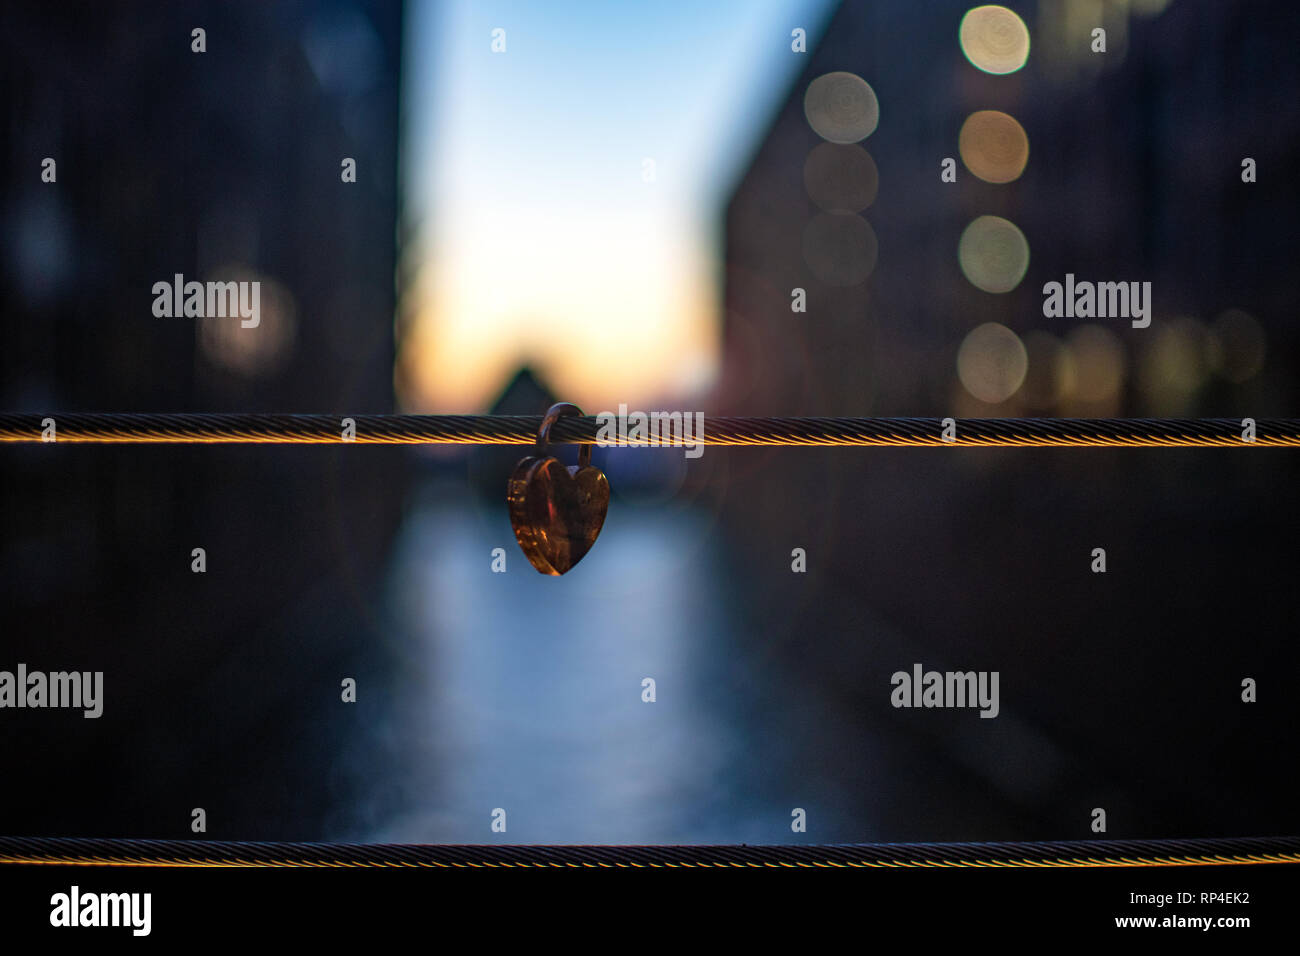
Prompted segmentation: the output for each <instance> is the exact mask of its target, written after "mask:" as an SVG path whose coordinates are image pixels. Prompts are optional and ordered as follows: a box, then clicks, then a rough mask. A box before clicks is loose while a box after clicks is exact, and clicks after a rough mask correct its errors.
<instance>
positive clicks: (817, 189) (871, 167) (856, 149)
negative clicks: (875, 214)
mask: <svg viewBox="0 0 1300 956" xmlns="http://www.w3.org/2000/svg"><path fill="white" fill-rule="evenodd" d="M803 184H804V188H805V189H807V190H808V196H809V198H810V199H812V201H813V202H815V203H816V204H817V205H818V206H820V207H821V208H822V209H825V210H826V211H827V212H861V211H862V210H864V209H866V208H867V207H868V206H870V205H871V204H872V203H873V202H875V199H876V191H877V189H878V188H879V186H880V174H879V172H878V171H877V170H876V161H875V160H874V159H872V158H871V154H870V153H868V152H867V151H866V150H865V149H863V148H862V147H861V146H856V145H852V144H842V143H818V144H817V145H816V146H815V147H813V149H812V151H811V152H810V153H809V154H808V158H807V159H806V160H805V161H804V164H803Z"/></svg>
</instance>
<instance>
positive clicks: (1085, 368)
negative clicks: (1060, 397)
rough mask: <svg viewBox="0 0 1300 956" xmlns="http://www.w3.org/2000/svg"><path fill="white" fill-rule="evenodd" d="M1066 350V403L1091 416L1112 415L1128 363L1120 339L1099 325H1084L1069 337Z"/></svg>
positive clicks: (1066, 340)
mask: <svg viewBox="0 0 1300 956" xmlns="http://www.w3.org/2000/svg"><path fill="white" fill-rule="evenodd" d="M1065 348H1066V352H1067V354H1068V359H1067V377H1066V389H1065V393H1066V394H1065V398H1066V400H1067V401H1069V402H1070V403H1071V405H1072V406H1073V407H1074V408H1076V409H1079V410H1082V411H1087V412H1089V413H1091V414H1095V415H1108V414H1113V413H1114V411H1115V410H1116V409H1118V407H1119V403H1120V388H1121V386H1123V384H1124V376H1125V368H1126V364H1127V363H1126V360H1125V357H1124V345H1123V343H1122V342H1120V340H1119V337H1118V336H1116V335H1115V333H1114V332H1112V331H1110V329H1107V328H1104V327H1103V326H1100V325H1091V324H1089V325H1081V326H1079V327H1078V328H1076V329H1074V330H1073V331H1071V332H1070V334H1069V335H1068V336H1066V339H1065Z"/></svg>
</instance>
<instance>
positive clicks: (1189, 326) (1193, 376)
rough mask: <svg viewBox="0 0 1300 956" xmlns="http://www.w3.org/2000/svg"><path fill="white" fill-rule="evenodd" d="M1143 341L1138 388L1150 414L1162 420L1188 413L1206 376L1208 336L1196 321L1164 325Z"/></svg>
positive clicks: (1154, 329) (1178, 320) (1183, 320)
mask: <svg viewBox="0 0 1300 956" xmlns="http://www.w3.org/2000/svg"><path fill="white" fill-rule="evenodd" d="M1152 331H1153V332H1154V333H1155V334H1154V335H1153V336H1148V337H1146V338H1144V339H1143V341H1144V343H1145V344H1146V346H1147V347H1146V349H1145V350H1144V351H1143V353H1142V357H1141V361H1140V364H1139V366H1138V386H1139V388H1140V389H1141V391H1142V396H1143V400H1144V402H1145V405H1146V409H1147V412H1148V413H1149V414H1152V415H1159V416H1171V417H1172V416H1179V415H1185V414H1187V413H1189V412H1190V411H1191V409H1192V403H1193V399H1194V398H1195V396H1196V392H1197V390H1198V389H1199V388H1200V387H1201V385H1202V384H1203V383H1204V381H1205V379H1206V375H1207V372H1208V370H1207V368H1206V365H1205V355H1206V342H1207V339H1208V335H1207V333H1206V329H1205V326H1204V325H1202V324H1201V323H1200V322H1197V321H1196V320H1195V319H1176V320H1174V321H1171V322H1162V323H1160V324H1159V326H1158V327H1156V328H1153V329H1152Z"/></svg>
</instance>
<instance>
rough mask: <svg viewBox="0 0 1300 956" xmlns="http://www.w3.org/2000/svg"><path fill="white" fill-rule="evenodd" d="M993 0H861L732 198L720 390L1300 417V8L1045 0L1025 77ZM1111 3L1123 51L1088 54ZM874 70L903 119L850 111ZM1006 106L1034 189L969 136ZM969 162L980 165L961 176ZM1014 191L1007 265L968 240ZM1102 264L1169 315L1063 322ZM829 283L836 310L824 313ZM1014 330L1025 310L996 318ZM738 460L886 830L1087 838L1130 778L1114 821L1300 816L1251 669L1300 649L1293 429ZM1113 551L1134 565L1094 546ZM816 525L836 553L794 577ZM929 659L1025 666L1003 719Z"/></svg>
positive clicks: (1172, 828) (788, 633)
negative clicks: (910, 693)
mask: <svg viewBox="0 0 1300 956" xmlns="http://www.w3.org/2000/svg"><path fill="white" fill-rule="evenodd" d="M974 6H977V5H976V4H971V3H962V2H956V0H939V2H934V3H925V4H907V3H897V4H856V3H853V4H849V3H846V4H844V5H843V6H842V7H841V8H840V9H839V11H838V12H837V14H836V15H835V17H834V18H833V19H832V21H831V23H830V25H829V26H828V28H827V31H826V34H825V37H824V39H823V42H822V43H821V44H820V46H819V47H818V48H817V49H816V50H815V51H813V52H812V53H811V55H810V56H809V57H808V63H807V67H806V69H805V70H804V71H803V74H802V76H801V77H800V79H799V81H798V82H797V83H796V84H795V86H794V87H793V88H792V89H791V91H790V95H789V98H788V99H787V100H786V102H785V104H784V106H783V107H782V108H781V109H780V111H779V112H778V114H777V115H776V116H775V117H774V119H773V121H772V123H771V127H770V129H769V131H768V133H767V135H766V137H765V138H764V139H763V141H762V144H761V146H760V147H759V149H758V150H757V153H756V155H755V156H754V159H753V162H752V164H751V165H750V167H749V169H748V171H747V172H746V173H745V174H744V176H743V177H742V178H741V180H740V182H739V183H738V184H737V186H736V189H735V192H734V194H733V196H732V198H731V201H730V203H729V205H728V206H727V209H726V237H727V238H726V290H725V309H726V331H725V345H724V376H723V377H724V382H723V385H722V387H721V389H720V390H719V393H718V395H717V407H716V409H715V411H716V412H717V413H718V414H773V415H825V416H837V415H838V416H857V415H901V416H935V417H943V416H949V415H952V416H955V417H963V416H999V415H1011V416H1015V415H1076V416H1077V415H1084V416H1086V415H1121V416H1141V415H1162V416H1178V415H1186V416H1202V415H1203V416H1246V415H1253V416H1286V415H1290V414H1294V409H1295V407H1296V402H1297V398H1300V393H1298V392H1297V387H1296V382H1297V381H1298V379H1297V375H1296V359H1297V338H1296V332H1295V326H1294V323H1293V322H1292V321H1291V312H1292V311H1293V308H1294V303H1295V300H1296V292H1297V286H1296V274H1295V271H1294V266H1293V264H1294V263H1295V262H1296V261H1297V259H1300V225H1298V224H1297V219H1296V216H1295V209H1296V208H1297V204H1296V189H1297V186H1296V181H1295V177H1294V175H1293V172H1294V170H1295V169H1296V168H1297V161H1298V160H1300V107H1297V104H1296V103H1295V101H1294V97H1293V96H1290V94H1289V93H1288V92H1287V91H1292V90H1294V89H1295V85H1296V79H1297V77H1296V71H1297V60H1296V57H1295V56H1294V51H1293V50H1291V49H1290V46H1289V44H1290V38H1291V37H1293V36H1294V35H1295V30H1296V28H1297V26H1300V9H1298V8H1296V6H1295V5H1294V4H1290V3H1285V2H1255V3H1220V2H1213V0H1174V2H1172V3H1170V4H1163V3H1133V4H1131V5H1129V4H1105V5H1103V4H1083V3H1072V2H1062V3H1049V2H1044V3H1042V4H1034V3H1011V4H1008V6H1010V7H1011V8H1013V9H1014V10H1016V11H1018V12H1019V14H1020V15H1021V17H1022V18H1023V22H1024V23H1025V24H1026V26H1027V27H1028V33H1029V37H1030V38H1031V39H1032V42H1031V43H1030V45H1029V48H1028V49H1029V55H1028V62H1027V63H1026V65H1025V66H1024V68H1023V69H1020V70H1017V71H1014V72H1010V73H1006V74H1002V75H996V74H992V73H989V72H985V71H982V70H980V69H977V68H976V67H975V66H974V65H973V64H972V62H971V61H970V59H968V57H967V56H965V55H964V54H963V47H962V44H961V42H960V41H959V25H960V24H961V23H962V20H963V15H964V14H965V13H966V12H967V10H968V9H970V8H972V7H974ZM1089 11H1092V14H1089ZM1098 26H1103V27H1105V28H1107V29H1108V33H1109V37H1110V45H1109V47H1108V52H1107V53H1105V54H1100V53H1097V54H1094V53H1093V52H1092V51H1091V47H1090V43H1091V38H1092V35H1091V31H1092V29H1093V28H1094V27H1098ZM1103 58H1104V59H1103ZM839 71H843V72H846V73H849V74H853V75H855V76H856V77H859V78H861V80H865V81H866V83H867V84H869V86H870V87H871V89H872V90H873V91H874V93H875V97H876V99H877V101H878V126H877V127H876V128H875V131H874V132H873V133H871V135H869V136H867V138H865V139H861V135H860V132H859V133H858V134H856V136H850V137H846V139H848V140H854V141H855V145H847V144H846V143H843V142H841V143H838V144H831V143H828V142H827V141H825V140H824V139H823V138H822V136H819V135H818V131H816V130H815V128H814V123H813V122H810V117H812V118H813V119H814V120H816V119H818V116H819V115H820V120H819V121H820V122H822V123H830V122H831V120H834V121H838V122H845V121H846V120H845V115H844V114H845V113H847V114H850V115H849V119H854V118H855V117H854V116H853V115H852V114H853V111H854V110H858V111H859V113H858V115H857V116H856V118H857V119H861V117H862V115H866V114H868V113H870V111H871V110H870V104H869V102H868V99H867V98H866V97H865V95H860V93H859V87H857V86H855V85H854V84H853V82H852V81H844V82H843V83H842V84H841V86H840V87H838V89H839V91H840V92H839V94H838V95H839V99H838V100H836V99H835V98H832V100H833V102H835V103H838V104H839V106H840V107H841V114H840V115H839V116H838V117H836V116H835V115H834V113H833V111H832V112H831V115H830V119H829V120H828V119H827V113H826V112H825V111H826V109H827V107H826V106H825V104H824V103H823V104H821V105H818V103H817V102H816V94H815V93H813V92H810V91H811V90H812V89H813V86H814V83H815V81H818V78H820V77H824V76H826V75H827V74H834V73H837V72H839ZM836 82H840V81H839V80H836ZM864 103H867V105H866V106H864V105H863V104H864ZM818 110H822V111H823V112H822V113H821V114H818V113H817V111H818ZM981 110H995V111H998V112H1000V113H1004V114H1007V115H1009V116H1011V117H1014V119H1015V120H1016V122H1017V123H1018V124H1019V125H1020V126H1021V127H1022V128H1023V131H1024V134H1025V135H1026V136H1027V140H1028V155H1027V162H1025V160H1024V157H1023V156H1021V157H1020V158H1019V165H1021V166H1023V172H1021V173H1020V175H1019V176H1018V177H1012V179H1011V181H1009V182H990V181H985V180H983V179H981V178H980V177H978V176H976V175H975V174H974V173H973V172H972V169H971V165H972V161H973V162H974V163H975V165H978V160H979V157H977V156H963V154H962V152H961V146H960V143H961V140H962V129H963V125H964V124H965V123H966V122H967V121H968V118H969V117H971V115H972V114H973V113H975V112H976V111H981ZM867 118H868V120H869V119H870V118H871V117H870V116H868V117H867ZM867 125H870V123H869V122H868V124H867ZM1007 125H1009V124H1007ZM856 140H861V141H860V142H856ZM994 145H995V146H996V145H997V142H996V141H995V143H994ZM1002 145H1003V146H1005V145H1006V141H1005V140H1004V141H1002ZM994 152H997V150H994ZM1244 157H1251V158H1254V159H1255V160H1256V162H1257V166H1258V170H1259V175H1258V180H1257V181H1256V182H1254V183H1244V182H1243V181H1242V175H1241V174H1242V160H1243V158H1244ZM945 158H953V159H954V160H955V162H956V181H955V182H944V181H942V180H941V171H942V163H943V161H944V159H945ZM991 178H994V179H996V178H997V177H996V176H991ZM982 216H996V217H1000V218H1001V219H1005V220H1007V221H1009V222H1011V223H1013V224H1014V225H1015V227H1016V228H1017V229H1018V230H1019V231H1020V233H1021V234H1022V235H1023V237H1024V240H1025V244H1024V247H1023V248H1015V247H1014V244H1006V245H1004V246H1001V247H997V246H995V248H993V250H992V253H991V254H990V255H987V256H985V263H986V264H988V265H989V266H991V267H995V268H1003V267H1005V266H1006V265H1007V260H1008V259H1015V258H1016V257H1018V256H1019V257H1021V261H1020V263H1019V267H1020V268H1023V269H1024V270H1025V271H1024V274H1023V278H1021V279H1020V281H1019V282H1018V284H1016V283H1015V282H1014V281H1013V282H1012V283H1011V285H1012V286H1014V288H1012V289H1011V290H1010V291H1006V292H997V293H995V292H989V291H984V290H983V289H981V288H977V287H976V286H975V285H974V284H973V282H972V281H971V280H969V279H968V278H967V275H969V274H972V267H973V266H978V265H979V263H978V262H976V263H973V264H972V263H971V262H963V261H961V260H959V254H958V249H959V242H960V241H961V239H962V236H963V233H964V231H965V230H966V229H967V227H968V226H970V225H971V224H972V223H973V222H974V221H975V220H977V219H978V217H982ZM861 222H865V223H867V224H868V227H866V228H864V227H863V226H862V225H861ZM1025 256H1027V263H1026V262H1025V261H1023V259H1024V257H1025ZM1013 265H1014V263H1013ZM1067 272H1068V273H1074V274H1075V275H1076V276H1077V277H1078V278H1079V279H1088V280H1093V281H1105V280H1115V281H1118V280H1125V281H1128V280H1143V281H1150V282H1151V283H1152V284H1153V300H1154V316H1153V321H1152V324H1151V325H1150V327H1149V328H1146V329H1135V328H1132V327H1131V326H1130V324H1129V322H1127V321H1124V320H1115V319H1096V320H1072V319H1048V318H1045V317H1044V315H1043V293H1042V289H1043V285H1044V283H1046V282H1049V281H1053V280H1055V281H1062V280H1063V279H1064V277H1065V275H1066V273H1067ZM976 274H977V273H976ZM798 289H802V290H804V293H805V294H806V303H807V307H806V312H796V311H793V310H792V302H793V301H795V296H796V292H795V290H798ZM986 323H996V325H997V327H995V328H994V330H993V333H992V336H991V337H988V336H987V335H986V333H980V334H978V335H977V334H976V330H977V329H979V327H981V326H984V325H985V324H986ZM999 327H1000V328H999ZM986 331H987V330H986ZM963 346H965V348H963ZM959 357H960V358H959ZM1008 368H1010V369H1011V372H1010V373H1008V372H1007V369H1008ZM1008 379H1009V381H1008ZM988 380H992V381H994V382H995V383H996V382H999V381H1001V382H1004V383H1006V387H1005V388H1003V389H1002V391H1001V392H1000V393H999V392H998V391H997V389H996V388H995V389H994V390H992V391H991V392H990V391H987V390H984V389H982V386H981V383H982V382H984V381H988ZM723 454H726V455H729V456H731V457H732V458H733V459H735V460H736V463H735V464H733V465H732V468H731V469H730V472H731V475H732V480H731V482H730V485H729V487H728V489H727V496H726V503H725V513H726V517H727V527H728V528H729V529H730V531H731V533H733V534H734V535H735V537H736V544H735V548H734V554H735V558H736V561H737V567H736V570H735V573H736V576H737V578H738V579H739V580H746V581H749V582H750V585H749V587H748V588H747V593H748V594H749V595H750V600H751V601H752V604H751V606H750V608H749V610H748V612H747V613H748V614H750V615H751V617H752V621H753V624H752V627H753V631H754V633H755V635H756V640H759V639H761V640H762V641H763V646H764V647H769V648H770V647H772V646H773V643H774V642H775V643H776V644H777V645H778V646H780V647H781V648H782V649H781V651H780V652H779V653H780V655H781V660H782V661H783V663H784V664H785V665H787V666H788V673H789V674H790V675H792V676H791V680H796V679H798V678H797V677H796V676H794V675H802V677H803V679H805V680H807V681H808V682H810V683H812V684H814V685H815V686H819V687H821V688H822V689H823V692H824V693H825V694H826V695H827V700H828V701H829V703H828V705H827V706H828V709H829V710H831V711H832V712H834V713H837V714H838V715H839V716H838V718H837V719H836V720H835V721H834V722H833V723H832V724H831V725H827V726H823V727H822V731H823V735H822V736H821V737H820V738H818V739H820V740H822V741H824V743H823V744H822V745H818V744H815V743H812V742H811V741H810V742H809V744H808V747H807V748H806V749H805V751H804V753H805V757H804V761H805V762H804V763H803V764H802V765H801V766H800V768H799V772H800V773H802V774H804V775H805V777H806V778H808V779H811V778H814V777H818V776H820V777H821V778H822V779H824V780H827V781H838V782H839V783H840V784H841V785H842V786H843V787H844V790H845V792H846V795H845V796H844V797H843V801H844V804H845V805H846V806H849V807H855V808H856V813H857V814H858V815H859V816H860V817H861V819H863V820H864V823H865V826H864V829H865V828H868V827H869V828H871V829H872V832H873V834H874V835H879V836H883V837H887V838H891V839H897V838H925V839H939V838H953V839H956V838H964V837H972V838H974V837H979V838H989V837H994V836H1002V837H1019V838H1025V837H1042V838H1046V837H1052V836H1055V837H1064V836H1070V835H1075V836H1080V837H1083V836H1087V835H1088V831H1087V828H1086V815H1085V813H1086V811H1087V810H1088V809H1090V808H1092V807H1095V806H1105V807H1110V808H1112V814H1111V818H1112V828H1111V831H1110V832H1111V833H1112V834H1116V833H1120V832H1122V833H1123V835H1139V834H1140V835H1146V836H1155V835H1165V836H1167V835H1175V834H1178V833H1193V832H1195V833H1199V834H1210V833H1216V834H1217V833H1223V834H1227V833H1232V832H1273V831H1278V832H1281V831H1282V830H1285V829H1286V828H1287V826H1288V812H1289V811H1287V809H1286V804H1287V801H1288V800H1289V799H1290V797H1289V796H1288V795H1286V794H1284V793H1281V792H1279V791H1278V790H1276V789H1274V788H1272V787H1271V786H1270V785H1269V781H1270V780H1271V779H1272V778H1273V776H1274V774H1275V773H1276V770H1275V767H1274V765H1273V763H1272V761H1274V760H1276V756H1277V754H1278V753H1279V752H1281V750H1282V749H1283V748H1284V747H1285V744H1284V742H1283V740H1282V736H1281V733H1280V731H1279V729H1278V728H1280V727H1281V726H1283V725H1284V724H1285V723H1286V718H1285V716H1284V714H1283V711H1282V709H1281V705H1280V703H1279V709H1277V710H1272V711H1269V710H1267V709H1266V708H1263V707H1261V708H1259V709H1257V710H1252V709H1250V708H1248V707H1244V706H1243V705H1242V704H1241V702H1240V700H1239V696H1238V691H1239V681H1240V679H1241V678H1242V677H1245V676H1250V675H1253V674H1255V673H1257V672H1260V673H1262V672H1266V671H1269V670H1271V669H1273V668H1275V667H1278V666H1294V664H1295V654H1294V651H1293V650H1291V649H1288V648H1287V647H1286V646H1285V643H1284V641H1283V639H1282V638H1281V637H1280V635H1281V634H1283V633H1285V632H1286V631H1287V630H1288V629H1289V624H1288V621H1289V620H1290V619H1291V615H1292V612H1291V610H1290V609H1289V608H1288V607H1287V605H1286V601H1285V600H1284V599H1283V598H1282V596H1281V592H1280V591H1274V587H1277V586H1280V581H1281V580H1282V578H1281V577H1279V575H1286V574H1291V575H1293V574H1294V573H1295V570H1296V563H1295V559H1294V557H1293V555H1292V553H1291V549H1290V548H1289V546H1288V545H1287V544H1286V543H1285V540H1284V535H1282V534H1281V532H1280V529H1281V528H1283V527H1287V526H1289V525H1290V524H1293V523H1294V522H1295V521H1296V519H1297V517H1300V515H1298V514H1297V509H1296V508H1295V507H1294V506H1293V505H1292V504H1291V503H1290V502H1291V501H1292V499H1293V496H1292V495H1291V494H1290V493H1289V491H1288V489H1289V488H1290V487H1292V486H1293V484H1294V482H1295V480H1296V478H1297V476H1298V473H1297V462H1296V460H1295V458H1294V457H1293V456H1289V455H1287V454H1277V455H1268V456H1256V455H1254V454H1245V453H1242V454H1238V453H1235V452H1227V453H1222V454H1221V453H1217V452H1213V451H1208V452H1205V451H1202V452H1196V451H1188V452H1183V451H1158V450H1156V451H1141V452H1130V451H1095V452H1094V451H1038V450H1033V451H1015V450H1005V451H1004V450H949V449H936V450H911V451H906V450H904V451H896V450H886V449H868V450H849V449H843V450H815V449H768V450H760V449H752V450H746V451H745V452H744V454H743V456H742V455H741V453H740V452H730V451H723V450H718V451H710V452H709V455H711V456H712V455H723ZM741 461H743V464H740V463H739V462H741ZM1098 546H1104V547H1106V548H1107V549H1108V552H1109V555H1110V560H1111V565H1110V569H1109V571H1108V573H1107V574H1105V575H1094V574H1091V573H1089V565H1088V556H1089V554H1090V552H1091V549H1092V548H1094V547H1098ZM795 547H802V548H805V549H806V550H807V553H808V558H807V561H808V568H809V570H808V573H807V575H806V577H805V576H802V575H798V574H792V573H791V571H790V554H791V549H792V548H795ZM1284 569H1285V570H1284ZM1242 593H1248V594H1250V595H1251V599H1250V602H1249V603H1250V610H1249V612H1248V613H1245V612H1244V611H1243V607H1242V605H1241V602H1240V601H1239V600H1238V599H1236V598H1234V597H1233V596H1232V595H1234V594H1236V595H1240V594H1242ZM916 661H920V662H923V663H924V664H925V665H926V666H927V667H930V666H934V667H935V668H938V669H941V670H942V669H949V668H951V669H968V668H973V669H988V670H1000V671H1001V673H1002V680H1003V688H1004V709H1003V714H1002V716H1001V717H1000V718H999V719H998V720H995V721H979V720H975V721H970V720H967V719H966V717H967V715H960V716H955V717H954V716H952V715H950V714H944V715H938V714H936V713H930V714H918V713H916V712H907V711H896V710H893V709H891V708H890V707H889V705H888V689H889V686H890V685H889V676H890V674H891V673H892V672H893V671H895V670H898V669H907V668H908V667H910V666H911V664H912V663H913V662H916ZM1283 662H1286V663H1285V664H1283ZM1274 720H1275V721H1276V723H1273V722H1271V721H1274ZM981 725H982V726H981ZM832 726H833V727H834V729H831V727H832ZM865 734H873V735H875V734H883V735H884V736H885V739H886V741H887V745H886V747H885V750H886V751H887V754H888V755H884V756H882V755H881V754H880V753H879V752H877V753H876V754H875V757H874V758H873V759H870V760H869V759H868V758H866V757H865V756H862V755H861V754H860V752H859V751H858V750H857V749H856V748H855V744H854V740H855V739H862V735H865ZM848 794H851V795H848ZM1115 809H1118V812H1114V811H1115ZM921 819H924V820H926V821H928V822H927V823H924V824H923V823H921V822H920V820H921ZM1116 820H1118V821H1122V822H1121V823H1119V824H1118V825H1116V824H1115V823H1114V821H1116Z"/></svg>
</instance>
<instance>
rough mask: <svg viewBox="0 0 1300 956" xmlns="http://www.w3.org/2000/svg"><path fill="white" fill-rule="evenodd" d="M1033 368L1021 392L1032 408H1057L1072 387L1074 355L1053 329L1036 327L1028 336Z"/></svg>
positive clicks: (1026, 349)
mask: <svg viewBox="0 0 1300 956" xmlns="http://www.w3.org/2000/svg"><path fill="white" fill-rule="evenodd" d="M1024 343H1025V352H1026V353H1028V357H1029V370H1028V372H1027V373H1026V374H1025V382H1024V385H1023V386H1021V389H1020V394H1021V396H1022V397H1023V398H1024V400H1025V402H1026V403H1027V404H1028V405H1029V406H1030V407H1031V408H1036V409H1040V410H1046V409H1051V408H1055V407H1056V406H1057V404H1058V403H1059V402H1060V401H1061V399H1062V398H1063V397H1064V396H1065V394H1066V391H1067V389H1068V388H1069V386H1070V380H1071V375H1072V372H1071V369H1070V356H1069V352H1067V351H1066V348H1065V345H1064V344H1062V342H1061V340H1060V339H1058V338H1057V337H1056V336H1055V335H1053V334H1052V333H1051V332H1044V331H1042V330H1041V329H1036V330H1035V331H1033V332H1029V333H1027V334H1026V335H1025V337H1024Z"/></svg>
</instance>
